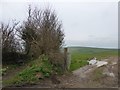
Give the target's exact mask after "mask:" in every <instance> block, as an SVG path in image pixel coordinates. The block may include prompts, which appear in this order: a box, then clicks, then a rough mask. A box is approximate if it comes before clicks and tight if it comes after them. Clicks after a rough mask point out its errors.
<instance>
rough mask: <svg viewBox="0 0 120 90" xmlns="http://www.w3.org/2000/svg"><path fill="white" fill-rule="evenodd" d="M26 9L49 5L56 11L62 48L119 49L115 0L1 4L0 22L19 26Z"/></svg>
mask: <svg viewBox="0 0 120 90" xmlns="http://www.w3.org/2000/svg"><path fill="white" fill-rule="evenodd" d="M28 5H31V6H32V8H34V7H36V6H37V7H38V8H45V7H46V6H48V5H49V6H50V7H52V9H54V10H55V11H56V14H57V15H58V18H59V20H61V21H62V23H63V29H64V33H65V46H84V47H99V48H118V1H117V0H91V1H90V0H79V1H78V0H70V1H69V2H68V1H67V0H66V1H63V0H57V1H54V0H39V1H38V0H18V1H14V0H11V1H10V0H4V1H2V0H1V3H0V22H4V23H8V22H11V21H12V20H16V21H20V22H22V21H23V20H25V19H26V17H27V9H28Z"/></svg>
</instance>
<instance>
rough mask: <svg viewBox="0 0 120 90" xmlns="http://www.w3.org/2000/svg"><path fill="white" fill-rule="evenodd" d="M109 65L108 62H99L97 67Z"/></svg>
mask: <svg viewBox="0 0 120 90" xmlns="http://www.w3.org/2000/svg"><path fill="white" fill-rule="evenodd" d="M107 64H108V62H106V61H98V62H97V63H96V65H97V67H101V66H104V65H107Z"/></svg>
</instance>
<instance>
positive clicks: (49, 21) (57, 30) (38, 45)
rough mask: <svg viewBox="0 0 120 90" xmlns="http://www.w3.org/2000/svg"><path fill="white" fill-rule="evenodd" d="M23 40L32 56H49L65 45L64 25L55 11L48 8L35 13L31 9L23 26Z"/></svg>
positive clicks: (35, 10) (36, 10)
mask: <svg viewBox="0 0 120 90" xmlns="http://www.w3.org/2000/svg"><path fill="white" fill-rule="evenodd" d="M21 31H22V39H23V40H24V41H25V49H26V52H27V54H30V55H37V56H39V55H41V54H46V55H48V54H49V53H51V52H56V51H59V50H60V48H61V46H62V45H63V39H64V33H63V30H62V24H61V22H60V21H59V20H58V18H57V15H56V14H55V12H54V11H52V10H51V9H49V8H47V9H45V10H39V9H37V8H35V9H34V10H33V11H32V9H31V8H30V7H29V9H28V18H27V21H25V22H24V23H23V26H22V30H21Z"/></svg>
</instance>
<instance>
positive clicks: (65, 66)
mask: <svg viewBox="0 0 120 90" xmlns="http://www.w3.org/2000/svg"><path fill="white" fill-rule="evenodd" d="M64 70H65V71H66V70H67V48H64Z"/></svg>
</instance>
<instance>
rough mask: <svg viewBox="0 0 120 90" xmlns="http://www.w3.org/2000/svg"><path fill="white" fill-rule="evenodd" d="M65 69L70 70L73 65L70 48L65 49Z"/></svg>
mask: <svg viewBox="0 0 120 90" xmlns="http://www.w3.org/2000/svg"><path fill="white" fill-rule="evenodd" d="M64 57H65V58H64V68H65V70H69V68H70V64H71V56H70V54H69V53H68V48H64Z"/></svg>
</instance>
